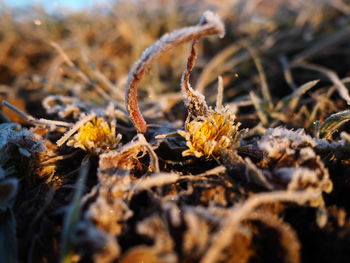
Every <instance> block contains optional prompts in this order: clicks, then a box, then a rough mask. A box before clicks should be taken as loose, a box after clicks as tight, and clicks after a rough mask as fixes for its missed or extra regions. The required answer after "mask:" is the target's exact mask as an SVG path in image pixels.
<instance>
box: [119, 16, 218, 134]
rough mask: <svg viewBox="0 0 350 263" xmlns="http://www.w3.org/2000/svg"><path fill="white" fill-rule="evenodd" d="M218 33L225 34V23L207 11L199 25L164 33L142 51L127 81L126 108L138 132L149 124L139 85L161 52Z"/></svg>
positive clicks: (145, 130)
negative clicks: (144, 112) (143, 110)
mask: <svg viewBox="0 0 350 263" xmlns="http://www.w3.org/2000/svg"><path fill="white" fill-rule="evenodd" d="M216 34H218V35H220V36H223V35H224V25H223V23H222V21H221V20H220V18H219V17H218V16H217V15H215V14H214V13H212V12H210V11H206V12H205V13H204V14H203V16H202V17H201V19H200V21H199V23H198V24H197V25H195V26H190V27H185V28H182V29H178V30H175V31H173V32H171V33H169V34H165V35H163V36H162V37H161V38H160V39H159V40H157V41H156V42H155V43H154V44H153V45H151V46H150V47H148V48H147V49H146V50H145V51H144V52H143V53H142V55H141V58H140V59H139V60H138V61H137V62H136V63H135V65H134V66H133V68H132V69H131V71H130V73H129V76H128V81H127V83H126V108H127V110H128V113H129V116H130V119H131V121H132V122H133V124H134V126H135V129H136V131H137V132H138V133H146V132H147V125H146V122H145V120H144V118H143V117H142V114H141V112H140V109H139V105H138V101H137V87H138V85H139V82H140V81H141V79H142V77H143V75H144V74H145V72H146V70H147V69H148V68H149V67H150V65H151V64H152V62H153V61H154V60H155V59H157V58H158V57H159V56H160V55H161V54H163V53H165V52H167V51H169V50H170V49H172V48H173V47H176V46H178V45H180V44H182V43H185V42H187V41H190V40H194V39H198V38H200V37H202V36H207V35H216Z"/></svg>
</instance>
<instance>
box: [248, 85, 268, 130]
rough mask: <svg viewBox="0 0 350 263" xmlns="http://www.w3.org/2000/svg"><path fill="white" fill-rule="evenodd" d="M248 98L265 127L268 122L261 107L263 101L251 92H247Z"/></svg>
mask: <svg viewBox="0 0 350 263" xmlns="http://www.w3.org/2000/svg"><path fill="white" fill-rule="evenodd" d="M249 96H250V99H251V100H252V102H253V104H254V107H255V109H256V113H257V114H258V117H259V119H260V121H261V123H262V125H263V126H264V127H266V126H267V125H268V123H269V119H268V116H267V115H266V112H265V110H264V108H263V102H262V101H261V99H260V98H259V97H258V96H257V95H256V94H255V93H254V92H253V91H251V92H249Z"/></svg>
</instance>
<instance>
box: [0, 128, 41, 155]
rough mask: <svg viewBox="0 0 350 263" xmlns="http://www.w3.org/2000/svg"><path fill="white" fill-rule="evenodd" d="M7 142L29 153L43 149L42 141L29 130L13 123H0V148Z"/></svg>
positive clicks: (6, 144)
mask: <svg viewBox="0 0 350 263" xmlns="http://www.w3.org/2000/svg"><path fill="white" fill-rule="evenodd" d="M9 144H14V145H17V146H18V147H20V148H23V149H25V150H27V151H29V152H31V153H38V152H44V151H45V145H44V142H43V141H42V140H40V139H39V138H37V136H36V135H35V134H33V133H32V132H31V131H30V130H28V129H26V128H21V127H20V126H19V125H18V124H15V123H2V124H0V150H3V149H4V148H5V147H6V146H8V145H9Z"/></svg>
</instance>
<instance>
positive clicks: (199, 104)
mask: <svg viewBox="0 0 350 263" xmlns="http://www.w3.org/2000/svg"><path fill="white" fill-rule="evenodd" d="M196 44H197V39H195V40H193V42H192V47H191V53H190V55H189V57H188V59H187V64H186V68H185V70H184V72H183V74H182V77H181V91H182V94H183V97H184V100H185V105H186V107H187V111H188V114H189V115H190V116H191V115H193V116H206V115H207V113H208V105H207V103H206V102H205V97H204V95H203V94H202V93H200V92H198V91H196V90H194V89H193V88H192V87H191V84H190V74H191V71H192V69H193V66H194V63H195V61H196Z"/></svg>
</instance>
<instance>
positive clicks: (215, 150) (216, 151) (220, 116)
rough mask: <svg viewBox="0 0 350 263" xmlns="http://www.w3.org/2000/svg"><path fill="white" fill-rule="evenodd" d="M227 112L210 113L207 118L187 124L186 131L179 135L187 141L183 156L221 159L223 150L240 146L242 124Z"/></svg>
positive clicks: (197, 119)
mask: <svg viewBox="0 0 350 263" xmlns="http://www.w3.org/2000/svg"><path fill="white" fill-rule="evenodd" d="M234 120H235V115H234V114H230V113H229V112H228V111H227V110H222V111H210V112H209V113H208V116H206V117H203V116H201V117H197V118H195V119H194V120H192V121H191V122H189V123H187V124H186V131H178V133H179V134H180V135H181V136H183V137H184V138H185V139H186V141H187V142H186V145H187V147H188V149H187V150H185V151H183V152H182V155H183V156H188V155H194V156H196V157H197V158H199V157H202V156H205V157H206V158H209V157H220V150H221V149H233V148H235V147H236V146H237V144H238V139H239V132H238V127H239V126H240V123H235V122H234Z"/></svg>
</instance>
